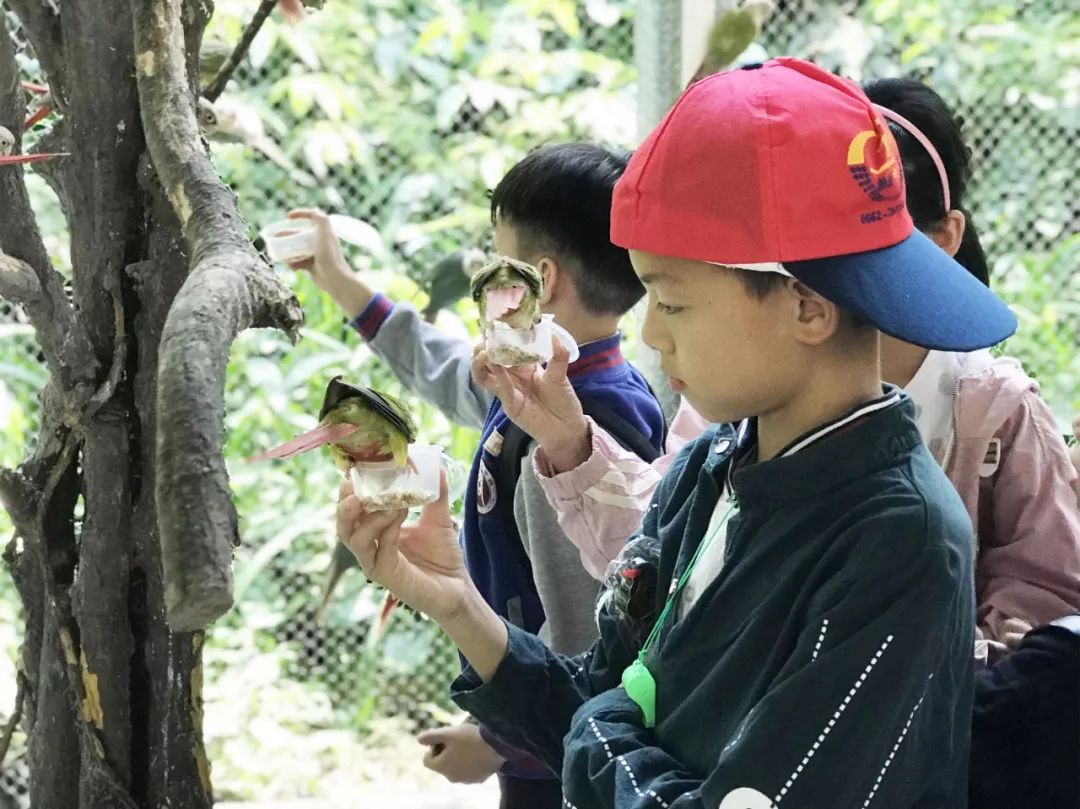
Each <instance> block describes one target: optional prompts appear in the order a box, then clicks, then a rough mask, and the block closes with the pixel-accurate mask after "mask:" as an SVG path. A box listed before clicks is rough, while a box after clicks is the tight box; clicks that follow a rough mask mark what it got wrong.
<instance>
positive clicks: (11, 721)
mask: <svg viewBox="0 0 1080 809" xmlns="http://www.w3.org/2000/svg"><path fill="white" fill-rule="evenodd" d="M15 679H16V681H17V682H18V685H17V689H18V690H17V691H16V692H15V707H14V708H12V709H11V716H10V717H8V721H7V724H6V725H5V726H4V734H3V736H0V767H3V766H4V759H6V758H7V754H8V749H9V748H10V747H11V737H12V736H14V735H15V728H17V727H18V726H19V722H21V721H22V712H23V702H24V701H25V700H26V675H25V674H23V673H22V671H16V672H15Z"/></svg>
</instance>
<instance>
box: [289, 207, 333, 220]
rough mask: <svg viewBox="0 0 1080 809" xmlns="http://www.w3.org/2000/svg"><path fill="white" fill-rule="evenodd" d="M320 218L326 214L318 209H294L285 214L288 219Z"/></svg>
mask: <svg viewBox="0 0 1080 809" xmlns="http://www.w3.org/2000/svg"><path fill="white" fill-rule="evenodd" d="M320 216H321V217H325V216H326V214H324V213H323V212H322V211H321V210H319V209H318V208H293V209H292V210H291V211H289V212H288V213H287V214H285V218H286V219H318V218H319V217H320Z"/></svg>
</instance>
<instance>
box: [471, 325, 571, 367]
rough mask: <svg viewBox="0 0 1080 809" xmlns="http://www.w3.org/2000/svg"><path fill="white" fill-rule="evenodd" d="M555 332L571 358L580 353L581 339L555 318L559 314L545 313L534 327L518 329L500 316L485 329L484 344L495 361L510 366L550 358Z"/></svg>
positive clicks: (489, 356)
mask: <svg viewBox="0 0 1080 809" xmlns="http://www.w3.org/2000/svg"><path fill="white" fill-rule="evenodd" d="M553 335H554V336H555V337H557V338H558V340H559V342H560V343H562V344H563V345H564V346H566V350H567V351H569V352H570V362H573V361H574V360H576V359H577V358H578V357H579V356H580V354H581V352H580V351H579V350H578V344H577V341H575V340H574V338H573V337H572V336H571V335H570V332H568V331H567V330H566V329H564V328H563V327H562V326H560V325H559V324H558V323H556V322H555V315H541V316H540V322H539V323H537V324H536V325H535V326H533V328H531V329H514V328H511V327H510V326H508V325H507V324H506V323H503V322H502V321H501V320H496V321H495V322H494V323H491V324H490V325H489V326H488V328H487V330H486V331H485V332H484V348H485V349H486V350H487V354H488V359H489V360H490V361H491V362H492V363H493V364H495V365H502V366H503V367H506V368H513V367H514V366H517V365H530V364H533V363H541V362H547V361H548V360H550V359H551V356H552V348H551V338H552V336H553Z"/></svg>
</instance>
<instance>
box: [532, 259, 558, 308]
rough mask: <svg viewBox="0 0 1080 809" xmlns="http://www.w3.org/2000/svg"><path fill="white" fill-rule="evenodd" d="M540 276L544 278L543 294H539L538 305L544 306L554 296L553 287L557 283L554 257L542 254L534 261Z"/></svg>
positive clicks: (556, 265)
mask: <svg viewBox="0 0 1080 809" xmlns="http://www.w3.org/2000/svg"><path fill="white" fill-rule="evenodd" d="M536 269H538V270H540V277H541V278H543V279H544V294H543V295H541V296H540V305H541V306H546V305H547V304H549V303H551V299H552V298H553V297H555V288H556V287H557V286H558V285H559V265H558V264H557V263H556V262H555V259H553V258H550V257H549V256H544V257H543V258H541V259H540V260H539V261H538V262H537V263H536Z"/></svg>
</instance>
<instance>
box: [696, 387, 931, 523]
mask: <svg viewBox="0 0 1080 809" xmlns="http://www.w3.org/2000/svg"><path fill="white" fill-rule="evenodd" d="M914 416H915V411H914V406H913V405H912V403H911V400H910V399H909V398H908V397H907V396H906V395H905V394H903V393H902V392H901V391H899V389H897V388H895V387H893V386H891V385H886V386H884V389H883V393H882V396H880V397H879V398H876V399H873V400H871V401H869V402H865V403H863V404H862V405H859V406H858V407H856V408H854V409H852V410H851V411H850V412H848V413H845V414H844V415H843V416H841V417H840V418H837V419H834V420H832V421H830V422H827V423H825V424H822V425H820V426H818V427H815V428H814V429H813V430H810V431H808V432H807V433H805V434H803V435H802V436H800V437H799V438H797V439H795V440H794V441H793V442H791V443H790V444H789V445H788V446H787V447H785V448H784V449H783V450H782V451H781V452H780V453H778V454H777V456H776V457H775V458H771V459H770V460H768V461H763V462H761V463H757V462H755V461H754V460H753V459H754V456H755V452H756V433H757V424H756V419H749V420H747V421H746V422H744V424H743V425H742V426H740V428H739V429H738V431H737V432H736V435H735V438H734V446H733V447H732V448H731V451H730V452H724V451H721V450H720V444H721V442H725V441H727V442H728V443H731V440H732V439H731V434H730V433H728V432H726V431H724V432H720V433H718V437H717V439H716V444H715V448H716V452H715V453H714V454H715V455H716V456H717V457H718V458H722V457H724V456H728V455H730V457H731V462H730V464H728V467H727V470H726V471H727V475H728V485H729V489H730V490H731V491H733V492H734V493H735V495H736V496H737V497H738V499H739V501H740V502H742V503H743V504H748V503H750V502H754V501H767V502H782V501H786V500H800V499H805V498H809V497H814V496H816V495H819V494H823V493H825V492H828V491H830V490H831V489H835V488H837V487H839V486H843V485H845V484H847V483H850V482H852V481H855V480H858V479H861V478H864V477H866V476H867V475H869V474H872V473H874V472H876V471H878V470H880V469H882V468H885V467H887V466H890V465H892V464H893V463H895V462H896V461H897V460H898V459H900V458H901V457H902V456H903V455H905V454H906V453H908V452H910V451H911V450H912V449H913V448H915V447H917V446H919V445H920V444H921V443H922V438H921V436H920V435H919V429H918V426H917V425H916V423H915V417H914Z"/></svg>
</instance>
